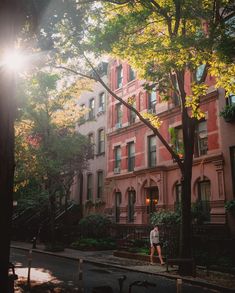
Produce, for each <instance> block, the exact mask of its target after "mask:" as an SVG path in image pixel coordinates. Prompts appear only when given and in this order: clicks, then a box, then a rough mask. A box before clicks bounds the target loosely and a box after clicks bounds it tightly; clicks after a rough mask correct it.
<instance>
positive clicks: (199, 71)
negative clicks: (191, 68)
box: [196, 64, 206, 82]
mask: <svg viewBox="0 0 235 293" xmlns="http://www.w3.org/2000/svg"><path fill="white" fill-rule="evenodd" d="M205 67H206V64H201V65H199V66H198V68H197V69H196V80H197V81H198V82H199V81H200V80H201V78H202V75H203V73H204V70H205Z"/></svg>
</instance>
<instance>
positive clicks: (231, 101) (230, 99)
mask: <svg viewBox="0 0 235 293" xmlns="http://www.w3.org/2000/svg"><path fill="white" fill-rule="evenodd" d="M228 104H229V105H230V106H233V105H235V95H234V94H230V95H229V97H228Z"/></svg>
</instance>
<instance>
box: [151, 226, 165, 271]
mask: <svg viewBox="0 0 235 293" xmlns="http://www.w3.org/2000/svg"><path fill="white" fill-rule="evenodd" d="M150 245H151V253H150V264H151V265H153V264H154V263H153V255H154V252H155V250H157V253H158V257H159V259H160V263H161V265H164V261H163V259H162V252H161V245H160V240H159V230H158V226H154V228H153V230H151V231H150Z"/></svg>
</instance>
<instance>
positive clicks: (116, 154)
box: [114, 146, 121, 173]
mask: <svg viewBox="0 0 235 293" xmlns="http://www.w3.org/2000/svg"><path fill="white" fill-rule="evenodd" d="M114 160H115V161H114V173H120V169H121V147H120V146H117V147H115V148H114Z"/></svg>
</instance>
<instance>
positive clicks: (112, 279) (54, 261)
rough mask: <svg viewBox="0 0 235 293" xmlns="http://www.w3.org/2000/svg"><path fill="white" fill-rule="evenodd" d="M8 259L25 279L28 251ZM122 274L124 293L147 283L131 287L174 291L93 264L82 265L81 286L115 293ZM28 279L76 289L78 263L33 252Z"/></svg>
mask: <svg viewBox="0 0 235 293" xmlns="http://www.w3.org/2000/svg"><path fill="white" fill-rule="evenodd" d="M11 260H12V261H13V262H14V263H15V264H16V273H17V274H18V275H19V276H25V277H27V264H28V252H27V251H23V250H20V249H12V250H11ZM123 275H125V276H126V277H127V278H126V281H125V282H124V291H123V292H128V287H129V284H130V283H132V282H134V281H144V280H146V281H148V282H150V283H152V284H154V285H155V287H150V288H144V287H133V290H132V292H135V293H152V292H153V293H154V292H158V293H161V292H164V293H165V292H169V293H171V292H172V293H173V292H174V293H175V292H176V284H175V280H170V279H167V278H164V277H161V276H156V275H150V274H144V273H139V272H133V271H128V270H125V269H121V268H115V267H110V266H99V265H96V264H90V263H87V262H84V263H83V280H84V281H83V284H84V287H85V292H86V293H90V292H92V288H93V287H96V286H104V285H106V286H110V287H112V289H113V292H114V293H118V292H119V286H118V278H120V277H121V276H123ZM31 279H32V280H37V281H41V282H48V281H51V282H63V283H64V284H65V285H67V286H69V287H72V288H74V289H75V288H77V287H78V282H79V280H78V261H76V260H72V259H66V258H61V257H56V256H52V255H45V254H39V253H36V252H33V260H32V270H31ZM183 292H190V293H200V292H215V291H212V290H204V289H203V288H201V287H196V286H191V285H186V284H185V285H183Z"/></svg>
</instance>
